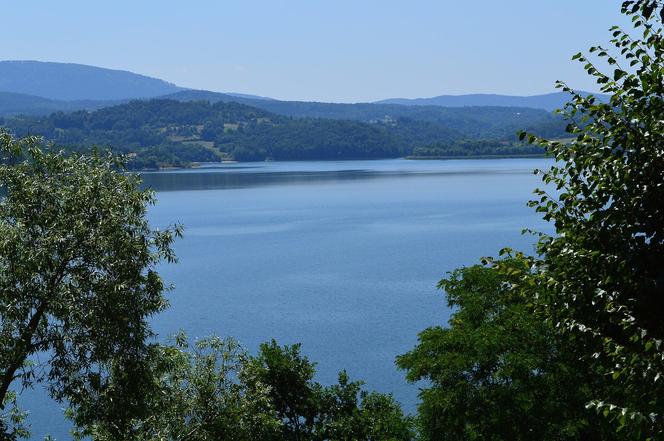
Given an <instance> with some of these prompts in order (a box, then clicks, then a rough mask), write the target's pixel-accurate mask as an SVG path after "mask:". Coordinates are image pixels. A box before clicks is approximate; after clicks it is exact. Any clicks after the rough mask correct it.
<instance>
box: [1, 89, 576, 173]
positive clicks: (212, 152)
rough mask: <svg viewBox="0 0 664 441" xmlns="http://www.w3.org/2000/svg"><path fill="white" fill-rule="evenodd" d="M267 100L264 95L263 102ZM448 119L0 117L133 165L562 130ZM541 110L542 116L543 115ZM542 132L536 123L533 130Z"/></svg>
mask: <svg viewBox="0 0 664 441" xmlns="http://www.w3.org/2000/svg"><path fill="white" fill-rule="evenodd" d="M266 102H269V101H266ZM446 110H447V111H448V113H447V115H449V116H448V117H447V118H445V117H443V114H440V116H439V117H438V118H429V119H424V118H423V119H422V120H416V119H412V118H399V117H398V116H396V117H393V116H383V118H381V119H375V120H372V121H370V122H364V121H357V120H349V119H345V120H341V119H326V118H293V117H288V116H283V115H277V114H275V113H271V112H268V111H266V110H263V109H259V108H257V107H251V106H247V105H244V104H239V103H236V102H217V103H209V102H207V101H187V102H181V101H175V100H161V99H155V100H137V101H132V102H129V103H127V104H121V105H118V106H113V107H106V108H103V109H99V110H97V111H94V112H86V111H77V112H72V113H62V112H58V113H53V114H51V115H50V116H46V117H13V118H7V119H4V120H2V125H4V126H7V127H8V128H9V129H10V130H12V131H13V132H15V133H16V134H17V135H19V136H21V135H26V134H37V135H41V136H44V137H45V138H46V139H48V140H51V141H53V142H54V143H55V144H56V145H58V146H60V147H66V148H68V149H75V150H81V149H88V148H89V146H91V145H97V146H100V147H111V148H112V149H113V150H114V151H116V152H120V153H127V154H132V156H133V157H134V159H133V163H132V165H133V167H136V168H158V167H164V166H184V165H187V164H188V163H191V162H207V161H219V160H221V159H236V160H242V161H263V160H266V159H273V160H304V159H322V160H326V159H357V158H367V159H368V158H386V157H400V156H407V155H409V154H411V153H412V151H413V149H414V148H415V147H419V146H426V145H432V144H451V143H454V142H456V141H459V140H462V139H468V138H472V139H493V140H501V141H503V142H510V141H513V140H514V134H515V132H516V131H517V130H518V129H521V128H524V129H531V128H532V129H537V128H539V127H542V128H543V129H547V128H548V129H547V130H549V131H553V132H556V131H562V129H563V127H562V124H561V123H560V122H559V121H557V120H556V119H555V118H553V117H552V116H550V115H548V114H547V113H546V112H539V111H532V110H529V109H509V108H478V109H470V108H465V109H446ZM542 114H543V115H542ZM540 132H541V130H540Z"/></svg>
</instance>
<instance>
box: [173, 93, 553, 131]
mask: <svg viewBox="0 0 664 441" xmlns="http://www.w3.org/2000/svg"><path fill="white" fill-rule="evenodd" d="M162 98H165V99H173V100H177V101H198V100H203V101H209V102H211V103H216V102H239V103H242V104H246V105H249V106H252V107H258V108H260V109H263V110H267V111H269V112H272V113H276V114H279V115H285V116H293V117H298V118H329V119H351V120H356V121H363V122H375V121H378V120H383V119H385V118H409V119H413V120H418V121H431V122H436V123H442V124H444V125H446V126H448V127H451V128H454V129H456V130H460V131H462V132H464V133H466V134H468V135H469V136H477V134H478V133H479V131H483V132H491V136H492V137H509V136H512V135H513V134H514V132H516V131H518V130H521V129H524V128H527V127H524V126H530V127H537V128H538V129H542V130H544V131H545V132H546V133H549V134H551V135H555V134H559V133H562V128H563V125H562V123H561V122H560V119H559V118H557V117H555V116H553V115H552V114H551V113H550V112H548V111H545V110H542V109H533V108H525V107H505V106H467V107H456V108H451V107H440V106H435V105H431V106H403V105H398V104H375V103H353V104H341V103H319V102H309V101H278V100H262V101H261V100H256V99H248V98H242V97H237V96H232V95H229V94H224V93H216V92H209V91H203V90H185V91H180V92H176V93H173V94H170V95H166V96H165V97H162ZM540 133H541V132H540Z"/></svg>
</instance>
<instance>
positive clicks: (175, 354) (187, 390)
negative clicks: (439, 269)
mask: <svg viewBox="0 0 664 441" xmlns="http://www.w3.org/2000/svg"><path fill="white" fill-rule="evenodd" d="M154 349H155V350H154V352H153V358H152V382H151V386H150V387H148V388H147V392H148V397H147V398H146V402H147V410H146V411H145V412H144V415H145V416H144V417H140V418H135V419H134V420H133V421H132V422H131V430H130V431H128V432H127V433H126V434H125V435H124V438H123V439H133V440H137V441H138V440H140V441H148V440H188V441H206V440H219V439H233V440H259V441H260V440H265V441H272V440H274V441H276V440H321V441H322V440H409V439H412V427H411V421H410V419H409V418H406V417H404V415H403V413H402V411H401V409H400V407H399V405H398V404H397V403H396V402H395V401H394V400H393V399H392V397H391V396H389V395H383V394H379V393H376V392H371V393H369V392H365V391H362V390H361V383H360V382H351V381H349V380H348V376H347V375H346V374H345V373H344V372H342V373H341V374H340V375H339V383H338V384H336V385H333V386H329V387H325V386H323V385H321V384H319V383H317V382H315V381H313V377H314V374H315V368H314V365H313V364H312V363H311V362H309V360H308V359H307V358H306V357H303V356H302V355H301V354H300V351H299V345H295V346H283V347H281V346H279V345H277V344H276V343H275V342H274V341H272V342H271V343H270V344H263V345H261V348H260V351H259V354H258V355H257V356H255V357H252V356H249V355H247V354H246V353H245V352H244V351H243V350H242V349H241V348H240V347H239V345H238V344H237V343H236V342H235V341H234V340H232V339H228V340H221V339H219V338H216V337H213V338H208V339H205V340H202V341H200V342H198V343H196V344H195V345H194V346H193V347H191V346H190V345H189V344H188V343H187V340H186V337H185V335H184V334H180V335H179V336H178V337H177V338H176V342H175V345H172V346H161V347H157V348H154ZM358 397H359V401H358ZM83 434H85V435H92V436H93V437H94V439H96V440H100V441H104V440H109V441H110V440H115V439H116V438H114V435H113V434H112V433H109V432H108V423H107V422H105V423H103V424H97V425H94V426H89V427H86V428H84V430H82V431H81V433H80V435H83Z"/></svg>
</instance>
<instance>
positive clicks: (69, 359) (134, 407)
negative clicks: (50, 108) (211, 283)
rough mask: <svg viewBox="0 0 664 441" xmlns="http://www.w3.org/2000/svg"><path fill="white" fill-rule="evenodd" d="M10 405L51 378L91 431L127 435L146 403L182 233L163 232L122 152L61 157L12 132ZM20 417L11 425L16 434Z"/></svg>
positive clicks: (3, 237) (8, 151)
mask: <svg viewBox="0 0 664 441" xmlns="http://www.w3.org/2000/svg"><path fill="white" fill-rule="evenodd" d="M0 153H1V155H2V158H1V163H2V165H0V188H1V191H2V199H1V200H0V403H1V404H0V406H2V409H3V415H5V414H8V413H9V412H8V410H7V409H6V406H7V405H8V401H9V398H11V396H12V394H11V390H12V389H14V390H21V389H23V388H26V387H31V386H33V385H34V384H36V383H45V384H46V385H47V387H48V390H49V392H50V394H51V396H52V397H53V398H54V399H55V400H57V401H59V402H64V403H67V405H69V406H71V407H72V409H74V410H75V415H76V419H77V420H78V421H77V422H78V423H79V424H85V423H86V422H92V421H102V420H104V421H109V422H111V426H112V427H113V428H114V430H115V431H116V433H117V434H118V439H120V438H121V437H122V436H124V435H125V430H126V427H124V424H125V422H126V421H128V420H129V419H131V418H133V417H135V416H136V415H139V414H140V412H141V411H142V409H144V406H143V404H142V402H141V401H142V396H143V395H144V394H143V391H142V388H143V387H144V383H143V382H142V381H141V379H142V378H143V375H142V373H143V371H145V369H146V364H147V363H146V357H147V354H148V352H149V343H148V340H149V338H150V336H151V335H152V333H151V330H150V327H149V325H148V323H147V318H148V317H149V316H150V315H152V314H154V313H156V312H158V311H160V310H162V309H163V308H164V307H165V306H166V300H165V298H164V296H163V292H164V285H163V283H162V281H161V279H160V277H159V276H158V274H157V273H156V272H155V265H156V264H157V263H158V262H159V261H161V260H162V259H166V260H168V261H173V260H174V255H173V253H172V250H171V248H170V244H171V242H172V240H173V238H174V236H175V235H179V233H180V230H179V228H175V229H172V230H171V229H166V230H163V231H155V230H152V229H151V228H150V226H149V225H148V222H147V219H146V210H147V206H148V204H150V203H152V201H153V194H152V193H151V192H149V191H145V190H141V189H140V188H139V180H138V178H137V177H136V176H132V175H128V174H124V173H122V172H121V169H122V163H121V162H120V161H118V160H117V159H116V158H114V157H112V156H106V155H103V156H100V155H89V156H81V155H70V156H64V155H62V154H60V153H58V152H54V151H50V149H48V148H47V147H45V146H43V145H42V144H41V143H40V141H39V139H37V138H34V137H27V138H22V139H18V140H15V139H13V138H12V137H11V136H10V135H9V134H8V133H7V132H0ZM10 423H11V422H10V421H3V423H2V424H3V425H4V429H5V431H6V432H7V433H11V432H12V430H11V428H9V427H8V426H10Z"/></svg>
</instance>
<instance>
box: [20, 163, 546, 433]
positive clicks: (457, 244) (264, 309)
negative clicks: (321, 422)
mask: <svg viewBox="0 0 664 441" xmlns="http://www.w3.org/2000/svg"><path fill="white" fill-rule="evenodd" d="M551 164H552V162H551V160H548V159H544V158H538V159H485V160H448V161H409V160H404V159H391V160H380V161H339V162H269V163H259V164H252V163H248V164H247V163H242V164H224V165H221V166H211V167H205V168H200V169H191V170H176V171H167V172H157V173H145V174H144V175H143V178H144V181H145V185H147V186H149V187H152V188H154V189H155V190H156V191H157V199H158V203H157V204H156V205H155V206H154V207H152V208H151V209H150V213H149V216H150V222H151V224H152V225H153V226H154V227H167V226H169V225H172V224H173V223H176V222H177V223H182V224H183V225H184V227H185V235H184V238H183V239H181V240H179V241H177V242H176V244H175V250H176V252H177V255H178V257H179V263H177V264H175V265H162V266H161V267H160V273H161V274H162V276H163V278H164V279H165V281H166V282H167V283H172V284H173V285H174V287H175V288H174V290H173V291H172V292H170V293H169V294H168V297H169V300H170V304H171V306H170V308H169V309H168V310H166V311H165V312H163V313H162V314H160V315H158V316H156V317H154V318H153V319H152V322H153V326H154V329H155V330H156V331H157V332H158V334H159V335H160V339H162V340H166V339H167V337H168V336H169V335H172V334H174V333H176V332H178V331H179V330H180V329H183V330H185V331H186V332H187V333H188V335H189V336H190V337H191V338H192V339H199V338H203V337H205V336H208V335H211V334H216V335H220V336H233V337H235V338H236V339H238V340H239V341H240V342H241V343H242V344H243V345H244V347H245V348H247V350H249V351H250V352H252V353H255V352H256V350H257V348H258V345H259V344H260V343H261V342H265V341H269V340H270V339H272V338H275V339H276V340H277V341H278V342H279V343H281V344H292V343H302V351H303V353H304V354H306V355H307V356H308V357H309V358H310V359H312V360H314V361H316V362H317V363H318V365H317V367H318V380H319V381H321V382H324V383H332V382H334V381H336V379H337V373H338V372H339V370H341V369H346V370H347V371H348V373H349V375H350V376H351V378H352V379H363V380H365V381H366V387H368V388H371V389H375V390H378V391H381V392H389V393H393V394H394V396H395V397H396V399H397V400H399V401H400V402H401V403H402V404H403V406H404V408H405V409H406V410H407V411H408V412H414V411H415V409H416V403H417V393H418V385H411V384H408V383H406V381H405V380H404V373H403V372H400V371H399V370H397V368H396V367H395V365H394V359H395V357H396V356H397V355H399V354H402V353H404V352H406V351H408V350H409V349H410V348H412V347H413V346H414V345H415V344H416V342H417V334H418V332H420V331H421V330H423V329H424V328H426V327H428V326H432V325H444V324H445V323H446V322H447V320H448V318H449V315H450V311H449V309H448V308H447V307H446V304H445V301H444V297H443V293H441V292H439V291H437V290H436V283H437V282H438V280H439V279H440V278H441V277H443V276H444V275H445V274H446V272H448V271H451V270H453V269H454V268H457V267H460V266H463V265H472V264H475V263H478V261H479V258H480V257H481V256H488V255H494V256H495V255H497V253H498V251H499V250H500V249H501V248H502V247H505V246H511V247H515V248H517V249H520V250H523V251H526V252H530V253H532V252H533V243H534V239H533V237H532V236H527V235H526V236H524V235H522V234H521V231H522V229H523V228H526V227H527V228H534V229H538V230H544V231H548V228H549V227H548V226H547V225H546V224H544V223H543V222H542V221H541V220H540V218H539V216H538V215H537V214H536V213H535V212H534V211H533V210H532V209H531V208H528V207H526V202H527V201H528V199H529V198H531V196H532V190H533V189H534V188H535V187H536V186H538V184H540V180H539V177H537V176H535V175H533V170H534V169H536V168H548V167H549V166H550V165H551ZM22 401H23V405H24V407H26V408H28V409H30V410H31V411H32V412H31V417H30V421H31V423H32V426H33V432H34V439H41V437H42V436H43V434H44V433H52V434H54V435H56V436H57V438H58V439H60V440H65V439H69V438H70V437H69V436H68V435H67V424H65V423H62V421H61V420H62V416H61V411H60V409H59V406H57V405H55V404H53V403H51V402H49V401H48V400H47V399H45V398H44V394H43V392H40V391H35V392H32V393H28V394H26V395H25V396H24V397H23V400H22Z"/></svg>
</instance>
